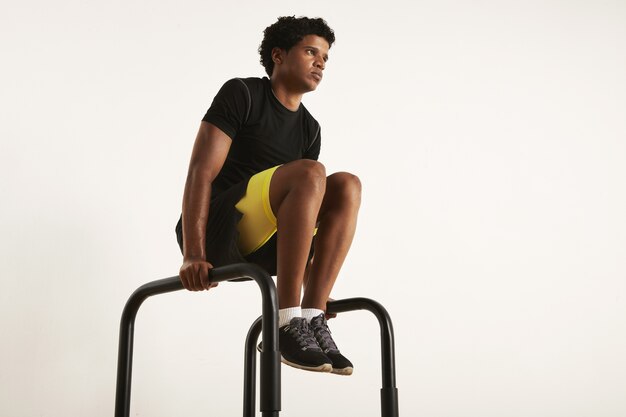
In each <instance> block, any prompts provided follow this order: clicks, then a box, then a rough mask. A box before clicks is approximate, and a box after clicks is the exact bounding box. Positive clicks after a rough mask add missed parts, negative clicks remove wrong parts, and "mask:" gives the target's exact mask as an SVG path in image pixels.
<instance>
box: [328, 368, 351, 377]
mask: <svg viewBox="0 0 626 417" xmlns="http://www.w3.org/2000/svg"><path fill="white" fill-rule="evenodd" d="M353 370H354V369H353V368H343V369H339V368H333V370H332V371H330V372H331V373H333V374H335V375H343V376H349V375H352V371H353Z"/></svg>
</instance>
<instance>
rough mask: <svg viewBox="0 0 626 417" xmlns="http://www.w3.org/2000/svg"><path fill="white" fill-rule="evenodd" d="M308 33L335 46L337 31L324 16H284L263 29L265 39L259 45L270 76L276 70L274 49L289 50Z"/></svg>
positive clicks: (266, 70)
mask: <svg viewBox="0 0 626 417" xmlns="http://www.w3.org/2000/svg"><path fill="white" fill-rule="evenodd" d="M307 35H317V36H320V37H322V38H324V39H326V41H327V42H328V45H329V46H333V43H334V42H335V32H333V30H332V29H331V28H330V27H329V26H328V24H327V23H326V21H325V20H324V19H322V18H319V17H318V18H313V19H310V18H308V17H298V18H296V17H295V16H283V17H279V18H278V21H277V22H276V23H274V24H272V25H270V26H268V27H266V28H265V30H264V31H263V41H262V42H261V45H260V46H259V54H261V65H263V67H264V68H265V72H266V73H267V75H268V76H270V77H271V76H272V72H273V71H274V61H273V60H272V49H274V48H280V49H284V50H285V51H287V52H289V50H290V49H291V48H292V47H293V46H294V45H296V44H297V43H298V42H300V41H301V40H302V39H303V38H304V37H305V36H307Z"/></svg>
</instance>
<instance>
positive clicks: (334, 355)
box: [311, 313, 354, 375]
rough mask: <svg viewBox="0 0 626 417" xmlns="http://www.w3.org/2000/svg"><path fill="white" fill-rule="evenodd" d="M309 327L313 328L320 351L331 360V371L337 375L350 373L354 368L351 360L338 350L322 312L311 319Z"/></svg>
mask: <svg viewBox="0 0 626 417" xmlns="http://www.w3.org/2000/svg"><path fill="white" fill-rule="evenodd" d="M311 329H312V330H313V334H314V335H315V339H316V340H317V343H318V344H319V346H320V347H321V348H322V351H323V352H324V354H326V356H328V358H329V359H330V360H331V361H332V362H333V369H332V371H331V372H332V373H333V374H338V375H352V371H353V368H354V367H353V366H352V362H350V361H349V360H348V358H346V357H345V356H343V355H342V354H341V352H339V349H338V348H337V345H336V344H335V341H334V340H333V338H332V336H331V335H330V329H329V328H328V323H327V322H326V317H325V316H324V313H321V314H320V315H319V316H317V317H313V319H311Z"/></svg>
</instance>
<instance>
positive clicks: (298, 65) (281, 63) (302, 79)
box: [272, 35, 330, 93]
mask: <svg viewBox="0 0 626 417" xmlns="http://www.w3.org/2000/svg"><path fill="white" fill-rule="evenodd" d="M329 49H330V45H328V42H327V41H326V39H324V38H322V37H321V36H317V35H307V36H305V37H304V38H302V40H301V41H300V42H298V43H297V44H296V45H294V46H293V47H292V48H291V49H290V50H289V52H285V50H283V49H279V48H274V50H273V51H272V59H273V60H274V72H273V73H272V78H275V77H276V78H279V79H281V81H283V82H284V83H285V85H287V86H288V87H289V88H290V89H292V90H293V91H297V92H300V93H306V92H309V91H313V90H315V89H316V88H317V86H318V85H319V83H320V82H321V81H322V77H323V76H324V69H325V68H326V61H328V50H329Z"/></svg>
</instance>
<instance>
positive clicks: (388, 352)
mask: <svg viewBox="0 0 626 417" xmlns="http://www.w3.org/2000/svg"><path fill="white" fill-rule="evenodd" d="M354 310H368V311H370V312H372V313H373V314H374V315H375V316H376V318H377V319H378V323H379V325H380V341H381V371H382V372H381V373H382V384H383V387H382V388H381V390H380V408H381V410H380V411H381V416H382V417H398V416H399V409H398V389H397V388H396V366H395V345H394V336H393V326H392V323H391V318H390V317H389V313H387V310H386V309H385V308H384V307H383V306H382V305H381V304H380V303H378V302H376V301H374V300H371V299H369V298H346V299H344V300H333V301H329V302H328V303H327V304H326V311H327V312H328V313H343V312H346V311H354ZM259 321H260V318H258V319H256V321H255V322H254V323H252V326H251V327H250V331H249V332H248V337H247V338H246V353H245V356H246V366H245V371H244V387H245V388H244V390H245V392H244V414H243V415H244V417H254V415H255V414H254V408H255V397H254V387H255V384H256V375H255V366H254V365H255V363H254V358H253V357H254V356H255V355H256V344H257V342H258V340H257V338H258V329H257V327H258V326H259ZM255 337H256V338H255ZM252 339H254V340H252ZM263 350H264V351H265V342H263ZM261 384H263V380H261ZM269 416H272V415H271V414H265V413H263V417H269Z"/></svg>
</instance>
